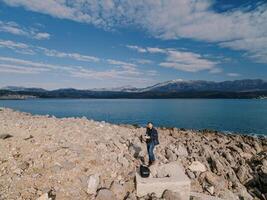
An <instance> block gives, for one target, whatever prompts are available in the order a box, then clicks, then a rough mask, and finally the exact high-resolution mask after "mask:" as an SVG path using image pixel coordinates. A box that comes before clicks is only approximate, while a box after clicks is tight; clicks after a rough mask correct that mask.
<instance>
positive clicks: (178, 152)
mask: <svg viewBox="0 0 267 200" xmlns="http://www.w3.org/2000/svg"><path fill="white" fill-rule="evenodd" d="M175 154H176V155H177V156H188V152H187V149H186V148H185V146H184V145H179V146H178V148H177V149H175Z"/></svg>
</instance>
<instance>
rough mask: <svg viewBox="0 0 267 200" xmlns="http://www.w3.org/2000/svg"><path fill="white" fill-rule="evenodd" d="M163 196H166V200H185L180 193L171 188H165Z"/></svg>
mask: <svg viewBox="0 0 267 200" xmlns="http://www.w3.org/2000/svg"><path fill="white" fill-rule="evenodd" d="M162 198H164V199H165V200H174V199H175V200H183V199H182V198H181V196H180V194H179V193H177V192H174V191H171V190H165V191H164V193H163V195H162Z"/></svg>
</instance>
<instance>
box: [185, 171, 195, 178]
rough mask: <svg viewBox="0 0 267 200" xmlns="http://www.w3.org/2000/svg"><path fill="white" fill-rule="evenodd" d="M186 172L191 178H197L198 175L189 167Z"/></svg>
mask: <svg viewBox="0 0 267 200" xmlns="http://www.w3.org/2000/svg"><path fill="white" fill-rule="evenodd" d="M186 174H187V176H188V177H189V178H190V179H195V178H196V175H195V174H194V173H193V172H192V171H190V170H189V169H187V170H186Z"/></svg>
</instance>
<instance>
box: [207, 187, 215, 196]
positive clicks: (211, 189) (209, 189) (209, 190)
mask: <svg viewBox="0 0 267 200" xmlns="http://www.w3.org/2000/svg"><path fill="white" fill-rule="evenodd" d="M205 189H206V190H207V191H208V192H209V193H210V194H211V195H213V194H214V189H215V188H214V186H208V187H206V188H205Z"/></svg>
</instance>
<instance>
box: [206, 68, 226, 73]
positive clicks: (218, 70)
mask: <svg viewBox="0 0 267 200" xmlns="http://www.w3.org/2000/svg"><path fill="white" fill-rule="evenodd" d="M209 72H210V73H211V74H219V73H221V72H223V70H222V69H221V68H213V69H211V70H210V71H209Z"/></svg>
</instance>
